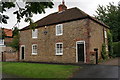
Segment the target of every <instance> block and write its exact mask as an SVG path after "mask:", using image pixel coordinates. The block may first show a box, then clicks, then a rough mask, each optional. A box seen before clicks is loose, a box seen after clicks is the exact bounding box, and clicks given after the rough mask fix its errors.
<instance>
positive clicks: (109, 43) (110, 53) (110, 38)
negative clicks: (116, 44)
mask: <svg viewBox="0 0 120 80" xmlns="http://www.w3.org/2000/svg"><path fill="white" fill-rule="evenodd" d="M107 37H108V50H109V52H108V54H109V57H114V55H113V40H112V34H111V33H110V31H109V30H108V31H107Z"/></svg>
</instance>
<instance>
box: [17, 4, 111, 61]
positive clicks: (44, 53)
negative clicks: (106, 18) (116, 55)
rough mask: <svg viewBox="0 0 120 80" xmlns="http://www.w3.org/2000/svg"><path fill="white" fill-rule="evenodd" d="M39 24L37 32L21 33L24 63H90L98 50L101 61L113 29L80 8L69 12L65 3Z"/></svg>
mask: <svg viewBox="0 0 120 80" xmlns="http://www.w3.org/2000/svg"><path fill="white" fill-rule="evenodd" d="M35 23H36V24H37V26H36V27H35V30H32V29H31V28H30V26H27V27H25V28H23V29H21V30H20V51H19V59H20V61H32V62H55V63H78V62H83V63H90V62H91V55H92V56H94V54H93V53H94V49H95V48H97V49H98V59H100V58H101V51H102V44H103V43H105V44H106V45H107V33H106V31H107V30H108V29H109V27H108V26H107V25H105V24H104V23H101V22H100V21H98V20H96V19H95V18H93V17H91V16H89V15H88V14H86V13H85V12H83V11H81V10H80V9H78V8H76V7H75V8H70V9H67V7H66V5H65V4H64V2H63V3H62V4H61V5H59V6H58V12H55V13H52V14H50V15H48V16H46V17H44V18H42V19H40V20H38V21H37V22H35ZM106 50H107V48H106ZM94 59H95V58H94Z"/></svg>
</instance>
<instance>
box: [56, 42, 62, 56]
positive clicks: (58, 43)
mask: <svg viewBox="0 0 120 80" xmlns="http://www.w3.org/2000/svg"><path fill="white" fill-rule="evenodd" d="M58 44H59V45H60V44H62V53H58V52H60V47H59V51H58V47H57V45H58ZM55 55H63V43H62V42H58V43H56V44H55Z"/></svg>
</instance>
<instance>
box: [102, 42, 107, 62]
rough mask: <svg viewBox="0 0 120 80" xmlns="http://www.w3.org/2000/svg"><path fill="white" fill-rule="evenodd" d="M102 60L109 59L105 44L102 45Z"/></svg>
mask: <svg viewBox="0 0 120 80" xmlns="http://www.w3.org/2000/svg"><path fill="white" fill-rule="evenodd" d="M102 58H103V60H106V59H107V58H108V56H107V52H106V45H105V43H103V44H102Z"/></svg>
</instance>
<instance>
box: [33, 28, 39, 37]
mask: <svg viewBox="0 0 120 80" xmlns="http://www.w3.org/2000/svg"><path fill="white" fill-rule="evenodd" d="M36 30H37V33H36V35H34V34H35V31H36ZM32 38H33V39H36V38H38V29H35V30H32Z"/></svg>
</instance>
